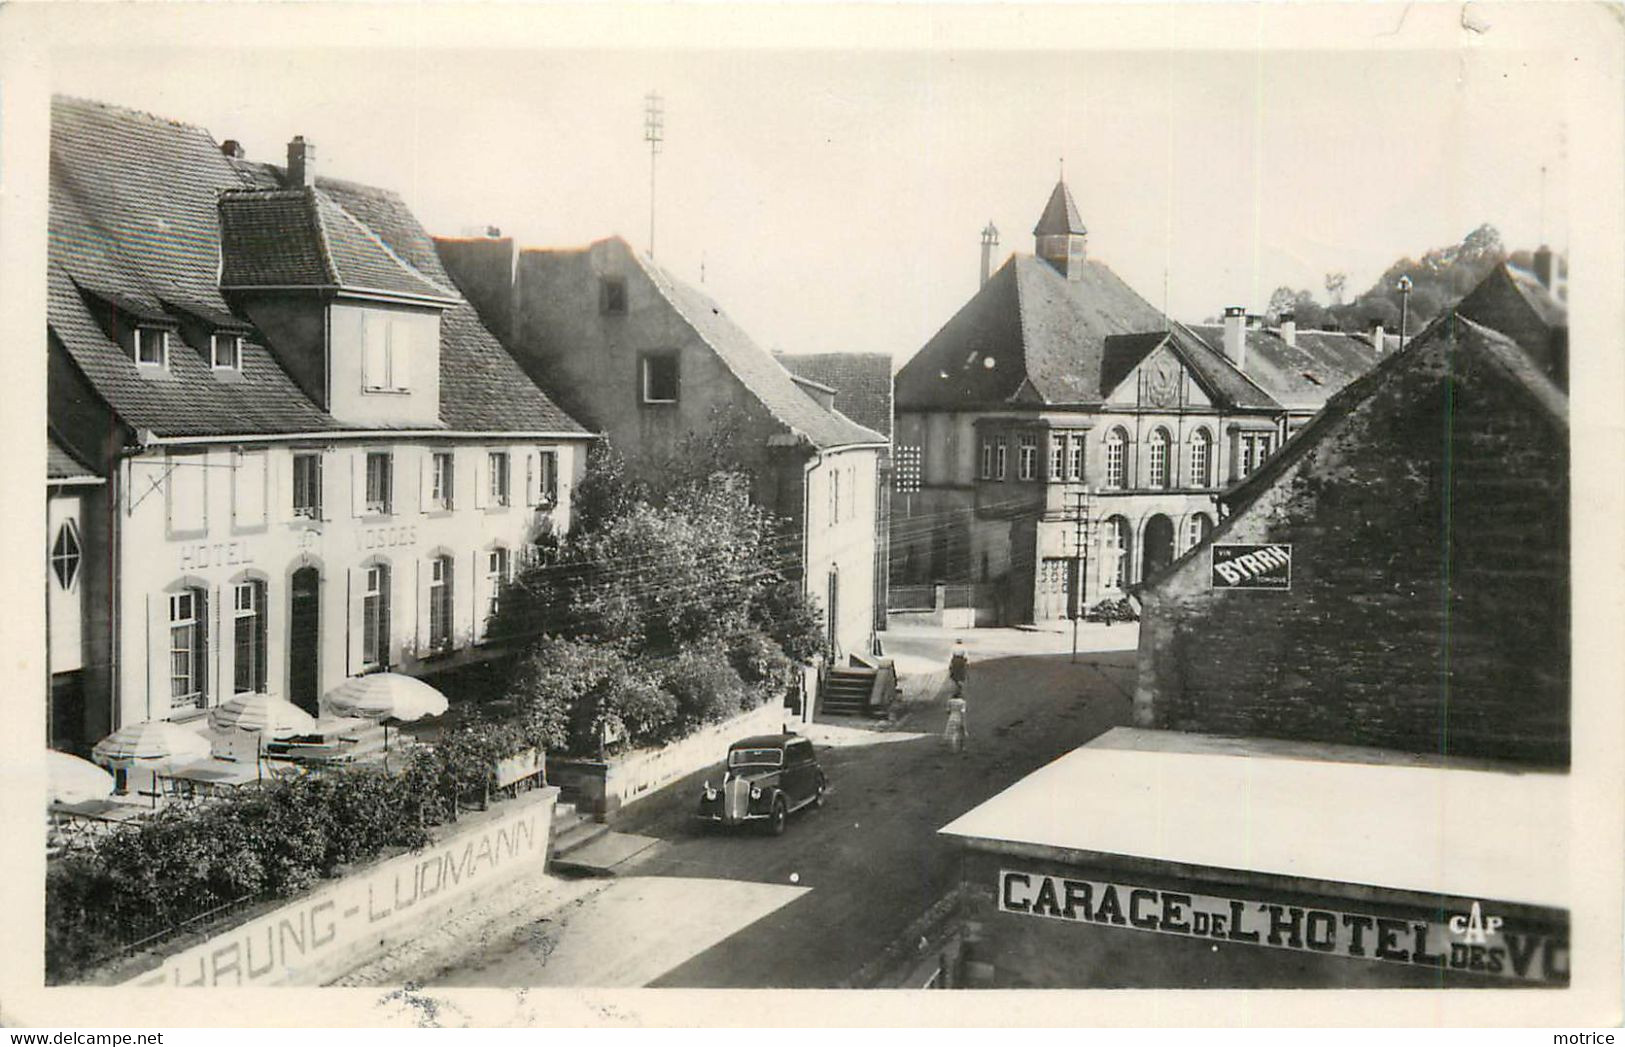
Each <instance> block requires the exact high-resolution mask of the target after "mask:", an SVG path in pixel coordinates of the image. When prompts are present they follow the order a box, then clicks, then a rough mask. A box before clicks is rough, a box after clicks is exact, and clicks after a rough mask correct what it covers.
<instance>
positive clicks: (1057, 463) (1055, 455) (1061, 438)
mask: <svg viewBox="0 0 1625 1047" xmlns="http://www.w3.org/2000/svg"><path fill="white" fill-rule="evenodd" d="M1049 478H1050V479H1051V480H1065V479H1066V434H1065V433H1050V434H1049Z"/></svg>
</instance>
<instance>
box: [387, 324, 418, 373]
mask: <svg viewBox="0 0 1625 1047" xmlns="http://www.w3.org/2000/svg"><path fill="white" fill-rule="evenodd" d="M389 377H390V388H392V389H409V388H411V385H412V325H411V324H410V323H408V322H407V321H405V320H402V319H392V320H390V321H389Z"/></svg>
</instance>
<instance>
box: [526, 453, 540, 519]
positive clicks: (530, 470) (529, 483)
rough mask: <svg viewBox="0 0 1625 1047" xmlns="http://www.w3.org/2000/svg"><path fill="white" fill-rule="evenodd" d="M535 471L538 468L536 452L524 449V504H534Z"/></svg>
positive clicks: (536, 471)
mask: <svg viewBox="0 0 1625 1047" xmlns="http://www.w3.org/2000/svg"><path fill="white" fill-rule="evenodd" d="M537 473H538V470H537V465H536V452H535V451H526V452H525V505H526V506H532V505H535V504H536V479H537Z"/></svg>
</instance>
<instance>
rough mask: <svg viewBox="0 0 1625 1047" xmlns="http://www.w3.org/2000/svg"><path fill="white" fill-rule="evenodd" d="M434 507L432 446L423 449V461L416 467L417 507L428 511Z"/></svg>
mask: <svg viewBox="0 0 1625 1047" xmlns="http://www.w3.org/2000/svg"><path fill="white" fill-rule="evenodd" d="M433 508H434V448H433V447H425V448H424V449H423V463H422V466H421V468H419V469H418V509H419V510H421V511H422V512H428V511H429V510H430V509H433Z"/></svg>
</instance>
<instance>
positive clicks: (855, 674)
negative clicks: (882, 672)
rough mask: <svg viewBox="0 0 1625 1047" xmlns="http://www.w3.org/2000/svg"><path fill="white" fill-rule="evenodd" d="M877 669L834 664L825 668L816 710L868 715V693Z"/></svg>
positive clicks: (871, 690)
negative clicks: (821, 691) (821, 690)
mask: <svg viewBox="0 0 1625 1047" xmlns="http://www.w3.org/2000/svg"><path fill="white" fill-rule="evenodd" d="M876 675H877V671H876V670H875V669H871V668H868V667H866V666H855V665H853V666H836V667H833V668H830V669H827V670H825V672H824V684H823V693H822V694H820V695H819V696H818V711H819V713H821V714H827V715H830V716H869V715H871V714H872V712H873V711H872V710H871V709H870V708H869V695H870V694H871V693H872V692H873V691H874V687H875V677H876Z"/></svg>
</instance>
